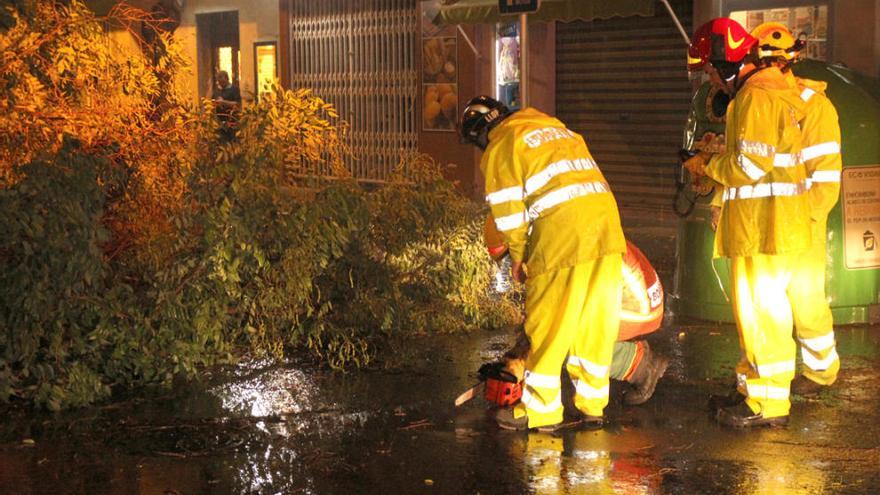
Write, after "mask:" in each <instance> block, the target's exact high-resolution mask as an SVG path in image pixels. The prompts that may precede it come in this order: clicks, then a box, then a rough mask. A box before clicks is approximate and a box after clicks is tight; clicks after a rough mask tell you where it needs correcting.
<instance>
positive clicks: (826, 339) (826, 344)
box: [799, 330, 834, 352]
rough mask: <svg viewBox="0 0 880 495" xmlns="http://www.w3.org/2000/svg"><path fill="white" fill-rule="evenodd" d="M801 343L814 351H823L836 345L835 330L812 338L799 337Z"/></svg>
mask: <svg viewBox="0 0 880 495" xmlns="http://www.w3.org/2000/svg"><path fill="white" fill-rule="evenodd" d="M799 340H800V341H801V345H803V346H804V347H806V348H807V349H810V350H811V351H814V352H822V351H824V350H826V349H830V348H831V347H833V346H834V330H832V331H830V332H828V333H826V334H825V335H822V336H821V337H813V338H812V339H799Z"/></svg>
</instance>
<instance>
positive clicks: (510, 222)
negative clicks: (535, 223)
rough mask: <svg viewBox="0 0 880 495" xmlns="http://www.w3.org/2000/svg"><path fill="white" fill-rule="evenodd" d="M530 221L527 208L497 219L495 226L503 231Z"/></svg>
mask: <svg viewBox="0 0 880 495" xmlns="http://www.w3.org/2000/svg"><path fill="white" fill-rule="evenodd" d="M528 221H529V219H528V217H527V216H526V212H525V210H523V211H521V212H518V213H514V214H513V215H507V216H504V217H499V218H496V219H495V227H497V228H498V230H500V231H501V232H505V231H508V230H513V229H515V228H517V227H519V226H521V225H525V224H526V223H527V222H528Z"/></svg>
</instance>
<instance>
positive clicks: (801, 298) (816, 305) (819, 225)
mask: <svg viewBox="0 0 880 495" xmlns="http://www.w3.org/2000/svg"><path fill="white" fill-rule="evenodd" d="M751 34H752V36H754V37H755V38H757V40H758V57H759V59H760V61H761V63H762V64H764V65H770V66H776V67H779V69H780V70H782V73H783V74H784V75H785V76H786V77H787V78H790V79H792V80H794V81H795V83H796V84H797V87H798V89H799V90H800V92H801V99H802V100H804V102H805V103H806V114H807V116H806V117H805V118H804V120H803V122H801V129H802V131H801V132H802V133H803V150H802V151H801V156H802V158H803V160H804V165H806V167H807V188H808V191H807V197H808V198H809V200H810V220H811V223H810V225H811V226H812V239H813V242H812V244H811V245H810V249H809V250H808V251H807V252H806V253H805V255H804V256H803V257H802V258H801V260H800V263H798V265H797V267H796V268H795V271H794V273H793V274H792V280H791V287H790V288H789V291H788V292H789V295H790V296H791V298H792V300H793V301H795V304H793V305H792V308H791V309H792V312H793V315H794V326H795V330H796V331H797V338H798V340H799V341H800V343H801V355H802V357H803V361H804V366H805V368H804V370H803V374H802V375H799V376H798V377H797V378H795V379H794V381H793V382H792V384H791V391H792V392H793V393H796V394H801V395H809V394H815V393H817V392H819V391H820V390H821V388H822V386H827V385H831V384H832V383H834V381H835V380H836V379H837V371H838V370H839V369H840V358H839V357H838V355H837V350H836V348H835V342H834V329H833V324H834V322H833V320H832V317H831V308H830V307H829V306H828V300H827V299H826V298H825V238H826V235H825V232H826V230H825V226H826V221H827V219H828V213H830V212H831V209H832V208H834V205H835V204H836V203H837V199H838V197H839V195H840V170H841V168H842V162H841V156H840V125H839V124H838V122H837V111H836V110H835V109H834V105H833V104H832V103H831V100H829V99H828V97H826V96H825V87H826V86H827V84H826V83H824V82H820V81H812V80H810V79H800V78H795V77H794V75H793V74H792V73H791V70H790V69H791V64H792V63H793V62H794V61H795V60H797V57H798V55H799V53H800V51H801V50H802V49H803V47H804V42H803V41H802V40H797V39H795V37H794V36H793V35H792V34H791V32H790V31H789V30H788V28H786V27H785V26H784V25H782V24H780V23H778V22H768V23H764V24H761V25H760V26H758V27H756V28H755V29H754V30H752V33H751Z"/></svg>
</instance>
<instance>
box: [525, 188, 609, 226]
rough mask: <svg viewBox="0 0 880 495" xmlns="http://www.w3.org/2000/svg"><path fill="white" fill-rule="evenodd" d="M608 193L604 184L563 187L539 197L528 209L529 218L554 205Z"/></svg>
mask: <svg viewBox="0 0 880 495" xmlns="http://www.w3.org/2000/svg"><path fill="white" fill-rule="evenodd" d="M607 192H609V189H608V184H605V183H604V182H585V183H583V184H572V185H570V186H565V187H562V188H559V189H556V190H553V191H550V192H548V193H547V194H545V195H543V196H541V197H540V198H539V199H538V200H537V201H535V202H534V203H533V204H532V206H531V208H529V217H530V218H532V219H536V218H538V217H539V216H540V215H541V212H543V211H544V210H546V209H548V208H552V207H554V206H556V205H559V204H562V203H565V202H566V201H568V200H570V199H574V198H578V197H581V196H586V195H588V194H595V193H607Z"/></svg>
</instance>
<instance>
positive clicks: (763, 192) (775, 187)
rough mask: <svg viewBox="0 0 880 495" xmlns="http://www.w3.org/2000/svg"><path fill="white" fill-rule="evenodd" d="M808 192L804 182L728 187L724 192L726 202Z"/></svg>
mask: <svg viewBox="0 0 880 495" xmlns="http://www.w3.org/2000/svg"><path fill="white" fill-rule="evenodd" d="M806 190H807V185H806V184H805V183H803V182H798V183H797V184H792V183H790V182H768V183H765V184H755V185H754V186H742V187H728V188H727V189H725V190H724V195H723V198H724V201H733V200H735V199H754V198H767V197H770V196H797V195H798V194H803V193H804V192H806Z"/></svg>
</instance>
